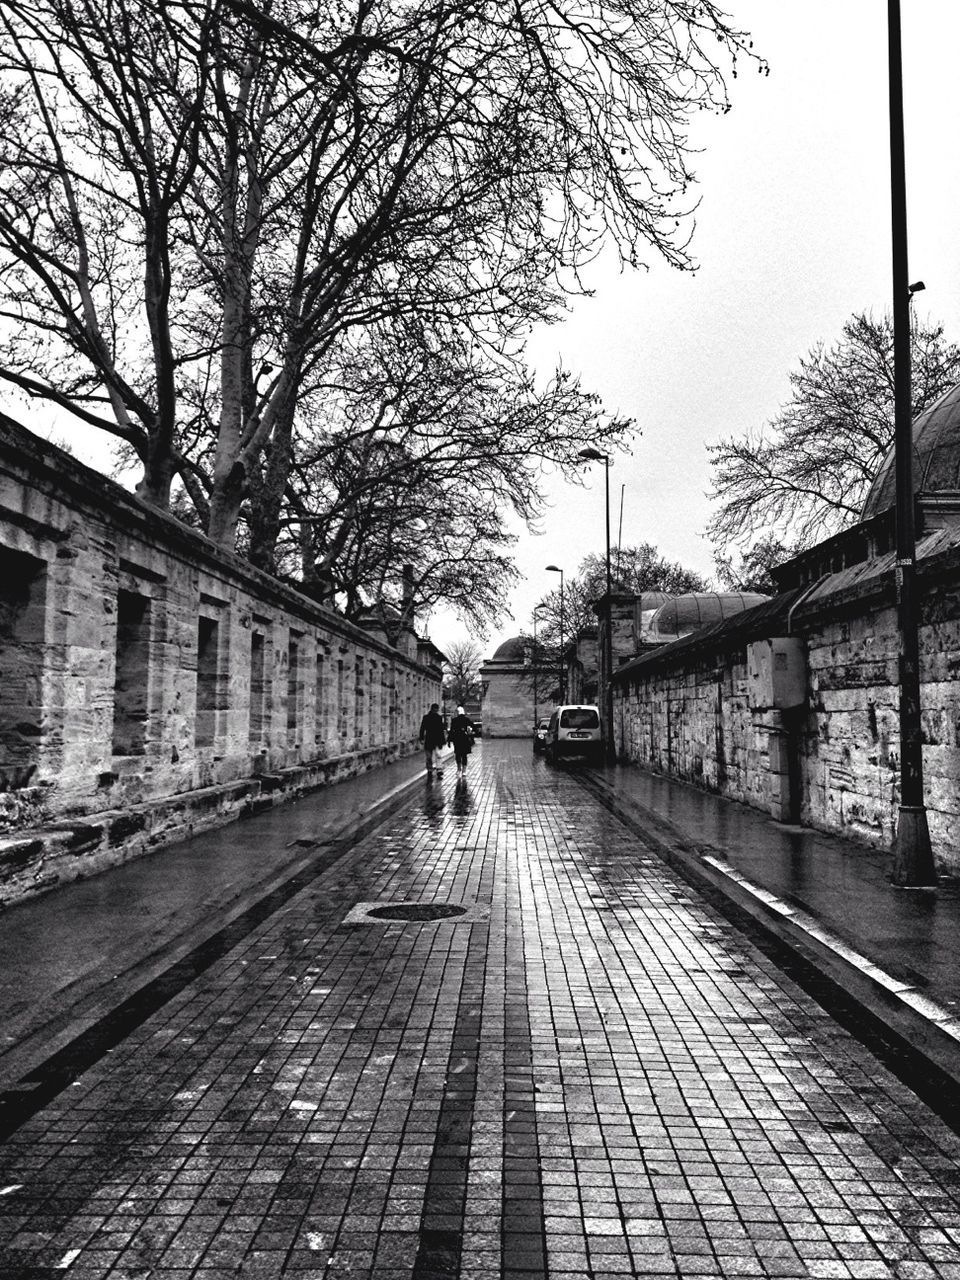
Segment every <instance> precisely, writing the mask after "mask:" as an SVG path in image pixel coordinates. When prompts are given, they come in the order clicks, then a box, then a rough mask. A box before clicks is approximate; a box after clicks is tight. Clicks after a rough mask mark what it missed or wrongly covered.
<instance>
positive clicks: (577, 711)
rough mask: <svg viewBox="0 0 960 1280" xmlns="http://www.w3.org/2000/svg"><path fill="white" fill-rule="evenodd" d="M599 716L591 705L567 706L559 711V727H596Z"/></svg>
mask: <svg viewBox="0 0 960 1280" xmlns="http://www.w3.org/2000/svg"><path fill="white" fill-rule="evenodd" d="M599 727H600V717H599V716H598V715H597V712H596V710H595V709H594V708H593V707H568V708H567V710H566V711H561V712H560V728H561V729H597V728H599Z"/></svg>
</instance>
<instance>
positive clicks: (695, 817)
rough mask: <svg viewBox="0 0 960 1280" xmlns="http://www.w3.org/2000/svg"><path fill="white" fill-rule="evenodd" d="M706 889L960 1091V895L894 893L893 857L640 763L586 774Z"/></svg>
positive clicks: (948, 884)
mask: <svg viewBox="0 0 960 1280" xmlns="http://www.w3.org/2000/svg"><path fill="white" fill-rule="evenodd" d="M584 776H585V778H586V779H587V781H588V785H590V786H591V787H592V788H593V789H594V790H595V791H596V792H598V793H599V794H601V795H602V796H603V797H604V799H605V800H606V802H607V803H608V804H609V805H610V807H611V808H613V809H614V811H615V812H617V813H618V814H619V815H620V816H621V817H623V818H625V819H627V820H628V821H631V820H632V822H633V823H634V824H635V825H636V826H637V828H638V829H642V835H643V838H644V840H646V841H647V842H648V843H651V844H653V845H654V847H656V848H657V849H658V850H659V852H660V853H661V854H662V855H663V856H664V857H666V858H667V860H668V861H669V862H671V863H672V864H673V865H674V866H676V867H677V868H678V869H680V870H681V871H682V872H684V873H685V875H686V876H687V877H688V878H690V879H692V880H693V881H694V882H695V883H698V884H701V885H706V886H709V887H711V888H713V889H714V890H718V891H719V892H721V893H722V894H724V895H725V896H726V897H727V898H728V899H729V900H730V901H732V902H733V903H734V904H735V905H736V906H737V907H739V908H740V909H741V910H745V911H746V912H747V913H748V914H749V915H750V916H751V917H753V918H754V919H755V920H757V921H758V922H759V923H760V924H761V925H763V926H764V927H765V928H766V929H768V930H769V931H770V932H771V933H773V934H774V935H775V936H776V937H777V938H779V939H780V940H781V941H783V942H785V943H786V944H787V945H788V946H790V947H791V948H793V949H794V950H795V951H797V952H799V953H800V954H801V955H802V956H803V957H805V958H806V959H807V960H810V961H812V963H813V964H814V965H815V966H816V967H817V968H818V969H819V970H820V971H821V972H823V973H824V974H825V975H826V976H827V977H828V978H830V979H832V980H833V981H834V982H835V983H836V984H837V985H838V986H839V987H840V988H841V990H843V991H844V992H846V993H847V995H849V996H850V997H852V999H853V1000H854V1001H856V1002H857V1003H858V1004H860V1005H862V1007H863V1008H864V1009H866V1010H867V1012H868V1013H870V1014H871V1015H873V1016H874V1017H875V1018H877V1019H879V1020H880V1022H881V1023H883V1025H884V1026H885V1027H887V1028H888V1029H889V1030H891V1031H893V1032H894V1033H895V1034H896V1035H898V1036H900V1037H901V1038H902V1039H904V1040H906V1041H907V1042H908V1043H909V1044H910V1046H911V1047H912V1048H913V1049H915V1050H918V1051H920V1053H921V1054H923V1055H924V1056H925V1057H926V1058H927V1059H928V1060H929V1061H930V1062H932V1063H933V1064H935V1066H936V1067H938V1068H939V1069H940V1070H942V1071H944V1072H946V1074H947V1076H948V1077H949V1078H950V1080H951V1081H952V1082H953V1083H956V1084H960V1016H958V1015H960V890H958V887H957V884H956V882H955V881H953V880H948V881H944V882H943V883H942V885H941V887H940V889H939V890H938V892H936V893H930V892H924V891H916V890H913V891H911V890H904V889H897V888H894V887H893V886H892V885H891V884H890V882H889V879H888V875H889V871H890V866H891V861H892V859H891V856H890V855H889V854H884V853H881V852H879V851H875V850H871V849H869V848H866V847H865V846H863V845H858V844H855V843H853V842H852V841H847V840H841V839H839V838H837V837H833V836H829V835H826V834H824V833H823V832H819V831H814V830H811V829H810V828H805V827H797V826H786V825H784V824H781V823H778V822H774V821H773V820H772V819H771V818H770V817H769V816H768V815H766V814H764V813H763V812H761V811H760V810H757V809H753V808H750V807H749V806H748V805H744V804H740V803H738V802H736V801H731V800H727V799H724V798H722V797H720V796H717V795H714V794H712V793H710V792H707V791H701V790H700V789H699V788H697V787H693V786H691V785H688V784H686V783H682V782H676V781H673V780H671V779H668V778H665V777H663V776H661V775H657V774H651V773H647V772H645V771H644V770H642V769H639V768H637V767H635V766H631V765H617V766H611V767H608V768H606V769H602V770H600V769H598V770H592V771H590V773H589V774H586V775H584Z"/></svg>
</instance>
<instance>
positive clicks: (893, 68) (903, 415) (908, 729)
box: [887, 0, 937, 888]
mask: <svg viewBox="0 0 960 1280" xmlns="http://www.w3.org/2000/svg"><path fill="white" fill-rule="evenodd" d="M887 39H888V55H889V68H890V86H889V87H890V208H891V232H892V237H891V238H892V245H893V375H894V440H895V445H894V462H895V476H896V482H897V497H896V520H897V562H896V568H895V575H896V587H897V625H898V631H899V659H898V674H899V684H900V813H899V817H898V821H897V836H896V841H895V844H894V851H893V852H894V860H893V874H892V877H891V878H892V880H893V883H894V884H896V885H900V886H902V887H904V888H907V887H910V888H929V887H932V886H934V885H935V884H936V883H937V873H936V868H935V866H934V861H933V850H932V848H931V845H930V830H929V827H928V825H927V811H926V808H925V807H924V803H923V745H922V740H921V735H920V644H919V637H918V634H917V631H918V624H919V616H918V615H919V604H920V601H919V595H918V592H917V551H916V533H915V529H914V510H915V498H914V487H913V413H912V405H911V393H910V284H909V280H910V276H909V272H908V270H907V183H906V165H905V160H904V142H903V70H902V65H903V64H902V51H901V43H900V0H887Z"/></svg>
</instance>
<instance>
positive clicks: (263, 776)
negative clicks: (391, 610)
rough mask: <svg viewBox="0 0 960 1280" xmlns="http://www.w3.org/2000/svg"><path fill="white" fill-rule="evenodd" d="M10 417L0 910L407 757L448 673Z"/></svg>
mask: <svg viewBox="0 0 960 1280" xmlns="http://www.w3.org/2000/svg"><path fill="white" fill-rule="evenodd" d="M391 621H392V620H391V619H387V620H386V624H387V625H386V627H384V619H383V618H380V619H377V618H372V619H369V620H368V622H369V625H370V630H365V629H364V628H363V627H359V626H355V625H353V624H352V623H350V622H348V621H347V620H346V619H345V618H343V617H342V616H340V615H339V614H337V613H336V612H334V611H333V610H332V609H330V608H327V607H325V606H324V605H321V604H318V603H317V602H315V601H314V600H311V599H308V598H307V597H306V596H303V595H300V594H299V593H298V592H296V591H294V590H292V589H290V588H289V587H287V586H284V585H283V584H281V583H279V582H277V581H276V580H274V579H273V578H270V577H269V576H268V575H266V574H263V573H260V572H258V571H257V570H255V569H253V568H252V567H251V566H250V565H248V564H246V563H245V562H244V561H242V560H240V559H239V558H238V557H236V556H233V555H230V554H227V553H224V552H223V551H221V550H219V549H218V548H217V547H215V546H214V545H213V544H212V543H211V542H209V541H208V540H207V539H206V538H204V537H203V536H202V535H200V534H198V533H196V532H195V531H193V530H191V529H188V528H186V527H185V526H184V525H182V524H180V523H179V522H178V521H176V520H175V519H173V518H172V517H170V516H168V515H165V514H164V513H162V512H159V511H157V510H155V509H153V508H151V507H148V506H146V505H145V504H144V503H142V502H140V501H139V500H138V499H137V498H136V497H134V496H133V495H132V494H130V493H127V492H126V491H125V490H123V489H121V488H120V487H119V486H118V485H116V484H113V483H112V482H111V481H109V480H107V479H105V478H104V477H103V476H101V475H99V474H98V473H97V472H95V471H92V470H90V469H89V468H87V467H84V466H82V465H81V464H80V463H78V462H76V461H75V460H74V459H73V458H71V457H69V456H68V455H67V454H64V453H63V452H62V451H61V450H59V449H57V448H55V447H54V446H53V445H50V444H48V443H47V442H45V441H42V440H39V439H38V438H37V437H35V436H33V435H32V434H31V433H30V432H28V431H25V430H24V429H23V428H22V427H20V426H18V424H16V423H14V422H12V421H11V420H10V419H8V418H5V417H3V416H2V415H0V902H3V901H10V900H12V899H14V898H16V897H20V896H23V895H25V894H27V893H34V892H38V891H39V890H41V889H44V888H47V887H49V886H50V885H53V884H56V883H58V882H60V881H62V880H65V879H69V878H72V877H74V876H77V875H81V874H85V873H86V872H88V871H91V870H96V869H99V868H100V867H102V866H107V865H110V864H111V863H113V862H118V861H121V860H123V859H125V858H128V857H132V856H134V855H135V854H137V853H140V852H143V851H144V850H146V849H150V848H153V847H156V846H158V845H161V844H164V843H168V842H170V841H172V840H175V839H178V838H182V837H183V836H186V835H190V834H192V833H193V832H195V831H198V830H201V829H203V828H204V827H207V826H211V825H214V824H216V823H219V822H225V821H227V820H229V819H230V818H232V817H237V816H242V815H243V814H245V813H251V812H256V811H258V810H259V809H262V808H264V807H266V806H268V805H272V804H273V803H275V802H276V801H277V800H278V799H281V798H283V797H284V796H287V795H290V796H293V795H297V794H301V793H302V792H303V791H305V790H307V789H309V788H312V787H316V786H320V785H323V784H325V783H327V782H332V781H335V780H337V779H338V778H342V777H346V776H349V775H351V774H355V773H358V772H360V771H362V770H365V769H369V768H372V767H374V766H376V765H378V764H382V763H384V762H385V761H387V760H391V759H394V758H395V757H397V756H399V755H402V754H404V753H405V752H408V751H412V750H414V749H415V748H416V746H417V731H418V728H419V724H420V717H421V716H422V714H423V711H424V709H425V707H427V706H428V705H429V704H430V703H431V702H433V701H437V702H439V700H440V678H441V673H440V662H441V660H442V655H441V654H439V653H438V651H437V650H436V649H435V648H434V646H433V645H432V644H431V643H430V642H429V641H427V640H421V639H418V638H417V637H416V636H415V634H414V633H413V631H412V628H411V627H410V626H409V625H408V621H407V620H406V619H405V620H403V625H402V626H398V627H397V629H396V630H395V631H394V632H393V633H391V629H390V623H391Z"/></svg>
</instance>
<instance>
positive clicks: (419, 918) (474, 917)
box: [343, 898, 490, 925]
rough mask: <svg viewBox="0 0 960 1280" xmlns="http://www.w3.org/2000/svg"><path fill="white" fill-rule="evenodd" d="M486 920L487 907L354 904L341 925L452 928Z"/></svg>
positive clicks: (466, 903) (476, 904) (472, 904)
mask: <svg viewBox="0 0 960 1280" xmlns="http://www.w3.org/2000/svg"><path fill="white" fill-rule="evenodd" d="M489 919H490V907H489V905H488V904H486V903H481V902H469V901H461V902H390V901H387V902H384V900H383V899H382V898H381V899H380V901H379V902H358V903H356V904H355V905H354V906H353V907H352V908H351V909H350V911H348V912H347V914H346V915H345V916H344V918H343V923H344V924H373V925H376V924H390V923H391V922H393V923H397V924H431V923H434V922H437V923H439V922H440V921H441V920H450V921H452V922H453V923H455V924H480V923H482V922H484V921H486V920H489Z"/></svg>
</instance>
